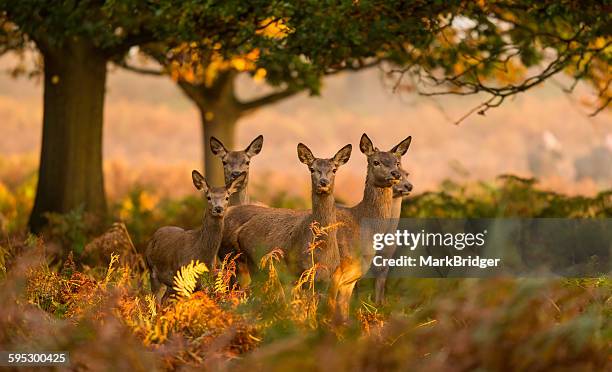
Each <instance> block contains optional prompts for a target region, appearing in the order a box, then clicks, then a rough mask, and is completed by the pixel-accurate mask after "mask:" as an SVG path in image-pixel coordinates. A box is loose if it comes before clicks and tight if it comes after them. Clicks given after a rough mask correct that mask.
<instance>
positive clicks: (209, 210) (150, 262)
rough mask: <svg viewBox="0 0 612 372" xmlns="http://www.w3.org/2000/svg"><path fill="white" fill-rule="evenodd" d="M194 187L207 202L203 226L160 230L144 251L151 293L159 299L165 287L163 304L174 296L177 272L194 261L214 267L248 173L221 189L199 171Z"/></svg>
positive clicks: (167, 227)
mask: <svg viewBox="0 0 612 372" xmlns="http://www.w3.org/2000/svg"><path fill="white" fill-rule="evenodd" d="M191 178H192V180H193V185H194V186H195V188H196V189H197V190H199V191H201V192H202V194H203V195H204V196H205V197H206V199H207V207H206V209H205V211H204V217H203V219H202V225H201V226H200V227H199V228H197V229H193V230H184V229H182V228H180V227H177V226H165V227H162V228H159V229H158V230H157V231H155V233H154V234H153V236H152V237H151V239H150V240H149V243H148V245H147V248H146V249H145V251H144V258H145V263H146V264H147V267H148V269H149V275H150V280H151V292H153V294H154V295H155V296H156V298H159V297H158V292H159V291H160V289H161V286H162V285H164V286H165V287H166V292H165V293H164V296H163V297H162V299H161V301H160V302H162V303H163V302H165V301H166V299H167V298H169V297H170V295H171V294H173V293H174V289H173V279H174V276H175V274H176V272H177V271H178V270H179V269H180V268H181V267H182V266H185V265H187V264H189V263H190V262H191V261H195V260H199V261H201V262H203V263H205V264H206V265H207V267H212V265H213V264H214V260H215V257H216V256H217V253H218V250H219V245H220V244H221V238H222V232H223V225H224V217H225V214H226V211H227V208H228V204H229V200H230V197H231V195H232V194H234V193H235V192H237V190H238V189H239V188H240V185H241V184H243V183H244V181H245V178H246V174H245V173H241V174H240V175H239V176H238V177H236V178H234V179H233V180H232V181H230V182H228V183H226V184H225V186H221V187H210V186H209V185H208V182H207V181H206V178H204V176H202V174H201V173H200V172H198V171H197V170H193V171H192V174H191Z"/></svg>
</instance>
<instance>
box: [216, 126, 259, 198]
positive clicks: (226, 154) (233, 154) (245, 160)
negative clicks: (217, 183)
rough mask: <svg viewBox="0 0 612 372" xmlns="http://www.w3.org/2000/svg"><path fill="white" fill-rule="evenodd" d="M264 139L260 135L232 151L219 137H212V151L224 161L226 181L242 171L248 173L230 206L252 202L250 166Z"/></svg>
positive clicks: (230, 180)
mask: <svg viewBox="0 0 612 372" xmlns="http://www.w3.org/2000/svg"><path fill="white" fill-rule="evenodd" d="M263 140H264V138H263V136H262V135H259V136H257V137H256V138H255V139H254V140H253V141H251V143H250V144H249V145H248V146H247V147H246V148H245V149H244V150H240V151H230V150H228V149H227V148H226V147H225V146H224V145H223V143H222V142H221V141H219V140H218V139H217V138H215V137H210V150H211V152H212V153H213V155H215V156H216V157H218V158H219V159H221V161H222V162H223V174H224V176H225V183H229V182H232V181H233V180H234V179H235V178H237V177H239V176H240V175H241V174H242V173H246V177H245V179H244V182H243V183H242V184H240V185H238V191H237V192H236V193H234V194H232V196H230V203H229V205H230V206H235V205H246V204H250V199H249V193H248V183H249V167H250V164H251V158H253V156H255V155H257V154H259V153H260V152H261V149H262V148H263Z"/></svg>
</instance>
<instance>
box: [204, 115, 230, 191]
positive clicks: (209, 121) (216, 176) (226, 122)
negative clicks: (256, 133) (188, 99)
mask: <svg viewBox="0 0 612 372" xmlns="http://www.w3.org/2000/svg"><path fill="white" fill-rule="evenodd" d="M198 108H199V110H200V115H201V120H202V131H203V139H204V171H205V172H206V179H207V180H208V182H209V183H210V185H214V186H221V185H223V184H224V183H225V178H224V177H223V166H222V164H221V159H219V158H217V157H216V156H215V155H214V154H213V153H212V152H211V151H210V137H212V136H214V137H216V138H217V139H218V140H220V141H221V142H223V145H225V147H226V148H227V149H228V150H236V149H235V148H234V143H235V138H236V123H237V122H238V118H239V117H240V112H239V111H238V110H237V108H236V107H235V106H231V105H223V106H222V105H219V106H208V107H207V108H204V107H198Z"/></svg>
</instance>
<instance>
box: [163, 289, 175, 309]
mask: <svg viewBox="0 0 612 372" xmlns="http://www.w3.org/2000/svg"><path fill="white" fill-rule="evenodd" d="M173 294H174V290H172V289H171V288H170V287H168V286H166V291H165V292H164V296H163V297H162V299H161V303H162V305H165V304H166V303H167V302H168V299H170V296H171V295H173Z"/></svg>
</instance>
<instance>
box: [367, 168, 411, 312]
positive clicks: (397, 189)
mask: <svg viewBox="0 0 612 372" xmlns="http://www.w3.org/2000/svg"><path fill="white" fill-rule="evenodd" d="M400 173H401V174H402V178H401V180H400V182H399V183H397V184H395V185H393V202H392V204H391V218H392V219H393V220H392V222H391V224H392V226H391V231H389V232H393V230H397V226H398V224H399V219H400V217H401V213H402V201H403V200H404V198H405V197H406V196H408V195H410V192H411V191H412V184H411V183H410V181H408V176H409V173H408V172H406V171H405V170H404V169H403V168H401V167H400ZM396 249H397V247H396V246H395V245H391V246H387V247H386V248H385V249H383V250H382V251H381V252H380V253H381V255H382V256H384V257H385V258H391V257H393V255H394V254H395V251H396ZM376 274H377V275H376V279H375V282H374V302H375V303H376V304H378V305H380V304H382V303H383V302H384V300H385V285H386V283H387V276H388V275H389V267H388V266H385V267H383V268H381V269H379V270H378V272H377V273H376Z"/></svg>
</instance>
